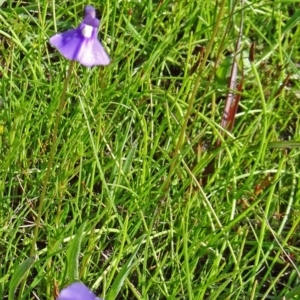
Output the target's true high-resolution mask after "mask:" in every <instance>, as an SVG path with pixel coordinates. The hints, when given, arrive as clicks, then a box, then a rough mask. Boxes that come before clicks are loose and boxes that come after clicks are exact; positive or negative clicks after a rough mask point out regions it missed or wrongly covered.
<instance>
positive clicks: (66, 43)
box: [50, 6, 110, 67]
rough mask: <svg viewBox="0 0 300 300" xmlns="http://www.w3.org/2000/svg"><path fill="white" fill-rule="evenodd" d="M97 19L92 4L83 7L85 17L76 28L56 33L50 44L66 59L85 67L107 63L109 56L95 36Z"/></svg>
mask: <svg viewBox="0 0 300 300" xmlns="http://www.w3.org/2000/svg"><path fill="white" fill-rule="evenodd" d="M99 24H100V22H99V20H98V19H97V18H96V11H95V9H94V8H93V7H92V6H86V7H85V18H84V20H83V22H82V23H81V24H80V25H79V27H78V28H77V29H73V30H69V31H66V32H63V33H58V34H56V35H54V36H52V37H51V38H50V44H51V45H52V46H54V47H56V48H57V50H58V51H59V52H60V53H61V54H62V55H63V56H64V57H65V58H67V59H70V60H77V61H79V62H80V63H81V64H82V65H84V66H86V67H92V66H95V65H108V64H109V63H110V58H109V56H108V54H107V53H106V51H105V50H104V48H103V46H102V45H101V43H100V42H99V40H98V38H97V33H98V27H99Z"/></svg>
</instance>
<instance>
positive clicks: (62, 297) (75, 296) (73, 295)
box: [56, 282, 102, 300]
mask: <svg viewBox="0 0 300 300" xmlns="http://www.w3.org/2000/svg"><path fill="white" fill-rule="evenodd" d="M56 300H102V299H100V298H97V297H96V295H95V294H94V293H93V292H91V291H90V290H89V289H88V288H87V287H86V286H85V285H84V284H83V283H80V282H74V283H72V284H71V285H69V286H68V287H66V288H64V289H63V290H62V291H61V292H60V293H59V296H58V298H57V299H56Z"/></svg>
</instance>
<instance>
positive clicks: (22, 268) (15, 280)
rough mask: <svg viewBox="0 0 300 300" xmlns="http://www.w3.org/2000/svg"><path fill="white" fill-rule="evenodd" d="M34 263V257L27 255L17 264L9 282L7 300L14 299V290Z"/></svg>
mask: <svg viewBox="0 0 300 300" xmlns="http://www.w3.org/2000/svg"><path fill="white" fill-rule="evenodd" d="M34 263H35V257H32V256H31V257H28V258H27V259H26V260H25V261H23V262H22V263H21V264H20V265H18V266H17V268H16V270H15V272H14V273H13V275H12V278H11V280H10V283H9V293H8V300H14V299H15V292H16V289H17V287H18V286H19V284H20V282H21V281H22V279H23V278H24V277H25V276H26V274H27V272H28V271H29V270H30V268H31V267H32V265H33V264H34Z"/></svg>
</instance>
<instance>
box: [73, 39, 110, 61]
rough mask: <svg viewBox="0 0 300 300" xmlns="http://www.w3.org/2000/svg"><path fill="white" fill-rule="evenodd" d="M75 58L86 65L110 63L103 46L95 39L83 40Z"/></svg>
mask: <svg viewBox="0 0 300 300" xmlns="http://www.w3.org/2000/svg"><path fill="white" fill-rule="evenodd" d="M76 59H77V60H78V61H79V62H80V63H81V64H82V65H84V66H86V67H92V66H96V65H108V64H109V63H110V59H109V56H108V55H107V54H106V52H105V50H104V48H103V46H102V45H101V43H100V42H99V41H98V40H95V39H90V40H85V41H84V43H83V44H82V47H81V51H80V52H79V53H78V55H77V58H76Z"/></svg>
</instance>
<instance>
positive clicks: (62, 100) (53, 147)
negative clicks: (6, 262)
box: [30, 61, 74, 256]
mask: <svg viewBox="0 0 300 300" xmlns="http://www.w3.org/2000/svg"><path fill="white" fill-rule="evenodd" d="M73 65H74V62H73V61H71V63H70V66H69V69H68V73H67V76H66V78H65V82H64V87H63V91H62V94H61V97H60V101H59V107H58V110H57V114H56V118H55V123H54V130H53V137H52V145H51V149H50V155H49V160H48V165H47V170H46V175H45V179H44V182H43V189H42V193H41V196H40V201H39V207H38V214H37V218H36V224H35V228H34V234H33V240H32V245H31V251H30V256H33V255H35V244H36V242H37V239H38V234H39V228H40V225H41V218H42V214H43V206H44V202H45V196H46V191H47V185H48V181H49V178H50V173H51V168H52V164H53V159H54V155H55V153H56V149H57V144H56V141H57V133H58V125H59V121H60V117H61V114H62V110H63V108H64V106H65V101H66V93H67V88H68V84H69V81H70V78H71V74H72V69H73Z"/></svg>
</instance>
